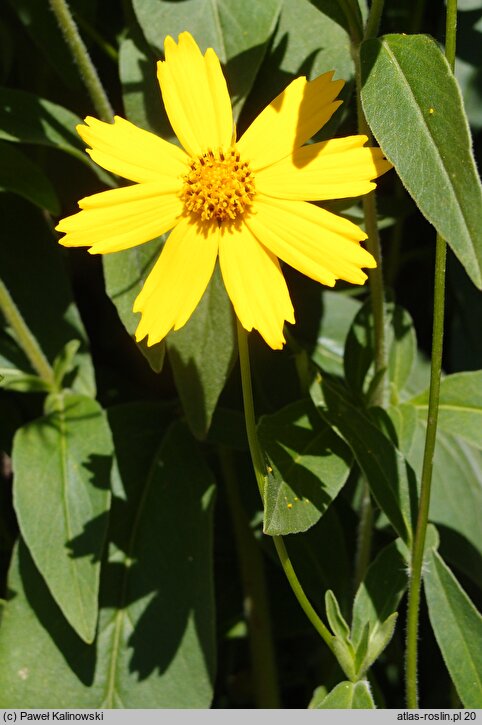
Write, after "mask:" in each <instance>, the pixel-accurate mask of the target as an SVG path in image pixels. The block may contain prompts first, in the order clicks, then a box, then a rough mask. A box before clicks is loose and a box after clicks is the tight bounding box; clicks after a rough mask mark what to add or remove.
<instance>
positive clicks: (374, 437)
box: [320, 380, 417, 543]
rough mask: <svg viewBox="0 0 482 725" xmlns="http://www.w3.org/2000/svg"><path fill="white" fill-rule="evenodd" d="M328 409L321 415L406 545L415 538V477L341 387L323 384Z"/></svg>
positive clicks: (389, 443)
mask: <svg viewBox="0 0 482 725" xmlns="http://www.w3.org/2000/svg"><path fill="white" fill-rule="evenodd" d="M322 387H323V392H324V396H325V401H326V405H327V410H324V409H323V408H320V412H321V414H322V415H323V417H325V418H326V419H327V420H328V421H329V422H331V425H333V426H334V427H335V428H336V429H337V430H338V431H339V433H340V435H341V436H342V438H343V439H344V440H345V441H346V443H347V444H348V445H349V446H350V448H351V450H352V452H353V455H354V456H355V458H356V460H357V462H358V465H359V466H360V468H361V470H362V471H363V473H364V475H365V477H366V479H367V481H368V484H369V486H370V490H371V492H372V494H373V496H374V498H375V500H376V502H377V504H378V505H379V506H380V508H381V509H382V511H383V512H384V513H385V514H386V516H387V517H388V519H389V520H390V523H391V524H392V526H393V527H394V529H395V531H396V532H397V533H398V535H399V536H400V537H401V538H402V540H403V541H404V542H405V543H409V541H410V540H411V537H412V530H413V521H414V518H415V506H416V501H417V488H416V478H415V474H414V471H413V469H412V468H411V467H410V466H409V464H408V462H407V461H406V460H405V458H404V457H403V455H402V454H401V453H400V451H399V450H398V449H397V448H396V447H395V445H394V444H393V443H392V441H391V440H390V439H389V438H388V437H386V436H385V435H384V434H383V433H382V432H381V431H380V430H379V428H378V427H376V426H375V425H373V423H372V422H371V421H370V419H369V418H368V417H366V416H365V415H364V414H363V413H362V412H360V410H358V409H357V408H356V407H355V406H353V405H352V404H351V403H350V402H349V401H348V400H347V399H346V397H345V395H344V394H343V391H342V390H341V388H339V386H335V385H334V384H333V383H330V382H329V381H328V380H324V381H323V383H322Z"/></svg>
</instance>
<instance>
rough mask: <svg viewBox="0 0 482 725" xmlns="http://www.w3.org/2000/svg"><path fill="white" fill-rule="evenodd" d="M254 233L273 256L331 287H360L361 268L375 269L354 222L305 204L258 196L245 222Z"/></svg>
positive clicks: (363, 237)
mask: <svg viewBox="0 0 482 725" xmlns="http://www.w3.org/2000/svg"><path fill="white" fill-rule="evenodd" d="M245 221H246V224H247V226H248V227H249V228H250V229H251V231H252V232H253V234H254V235H255V236H256V237H257V239H259V240H260V241H261V242H262V244H264V245H265V246H266V247H268V249H270V250H271V251H272V252H273V254H276V256H277V257H279V258H280V259H282V260H284V261H285V262H287V263H288V264H290V265H291V266H292V267H294V268H295V269H298V270H299V271H300V272H302V273H303V274H306V275H307V277H311V278H312V279H315V280H317V281H318V282H321V283H322V284H326V285H328V286H330V287H333V285H334V284H335V281H336V280H337V279H344V280H346V281H347V282H353V283H354V284H363V282H364V281H365V279H366V274H365V273H364V272H362V271H361V269H360V268H361V267H375V266H376V263H375V260H374V259H373V257H372V255H371V254H369V252H367V251H366V250H365V249H363V247H360V245H359V244H358V242H359V241H361V240H362V239H366V234H365V233H364V232H363V231H362V230H361V229H360V228H359V227H357V226H356V225H355V224H352V222H350V221H348V220H347V219H343V218H342V217H340V216H337V215H336V214H332V213H331V212H329V211H326V209H320V208H319V207H317V206H315V205H314V204H309V203H308V202H303V201H286V200H277V199H272V198H270V197H266V196H263V195H261V194H258V195H257V197H256V201H255V203H254V204H253V213H252V214H250V215H249V216H247V217H246V219H245Z"/></svg>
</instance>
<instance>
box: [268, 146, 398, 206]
mask: <svg viewBox="0 0 482 725" xmlns="http://www.w3.org/2000/svg"><path fill="white" fill-rule="evenodd" d="M367 140H368V139H367V137H366V136H348V137H347V138H336V139H333V140H331V141H323V142H322V143H315V144H310V145H309V146H303V148H300V149H297V150H296V151H295V152H294V153H293V154H292V155H291V156H287V157H286V158H284V159H282V160H281V161H278V162H277V163H276V164H272V165H271V166H268V167H267V168H265V169H262V170H261V171H258V172H257V173H256V189H257V191H260V192H262V193H263V194H267V195H268V196H274V197H278V198H279V199H299V200H301V199H305V200H313V201H315V200H322V199H343V198H346V197H350V196H360V195H361V194H367V193H368V192H369V191H371V190H372V189H374V188H375V186H376V185H375V184H374V183H373V182H372V181H371V179H376V178H377V177H378V176H381V175H382V174H384V173H385V172H386V171H388V170H389V169H391V168H392V165H391V163H390V162H389V161H387V160H386V159H384V158H383V153H382V151H381V149H379V148H367V147H365V146H363V144H364V143H366V141H367Z"/></svg>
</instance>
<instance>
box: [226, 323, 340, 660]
mask: <svg viewBox="0 0 482 725" xmlns="http://www.w3.org/2000/svg"><path fill="white" fill-rule="evenodd" d="M237 328H238V350H239V365H240V368H241V385H242V389H243V402H244V417H245V421H246V433H247V436H248V445H249V452H250V454H251V460H252V462H253V468H254V473H255V476H256V482H257V484H258V489H259V492H260V494H261V499H262V500H263V502H264V489H265V486H266V485H267V481H268V472H267V470H266V464H265V462H264V456H263V453H262V452H261V448H260V445H259V442H258V436H257V433H256V418H255V415H254V404H253V391H252V387H251V367H250V364H249V348H248V335H247V332H246V330H245V329H244V327H243V326H242V325H241V323H240V322H239V320H237ZM272 539H273V543H274V545H275V548H276V551H277V553H278V557H279V560H280V563H281V566H282V567H283V571H284V573H285V575H286V578H287V579H288V582H289V584H290V586H291V589H292V590H293V594H294V595H295V597H296V598H297V600H298V602H299V604H300V606H301V608H302V609H303V611H304V612H305V614H306V616H307V617H308V619H309V620H310V622H311V623H312V625H313V627H314V628H315V629H316V631H317V632H318V634H319V635H320V637H321V638H322V639H323V640H324V642H325V643H326V645H327V646H328V647H329V648H330V650H331V651H332V652H333V651H334V650H333V635H332V634H331V633H330V632H329V630H328V628H327V627H326V626H325V625H324V624H323V622H322V620H321V619H320V617H319V616H318V614H317V613H316V611H315V610H314V608H313V607H312V605H311V603H310V601H309V599H308V597H307V596H306V594H305V592H304V590H303V587H302V586H301V583H300V581H299V579H298V577H297V576H296V572H295V570H294V568H293V564H292V563H291V560H290V558H289V555H288V552H287V550H286V547H285V544H284V541H283V539H282V537H281V536H273V537H272Z"/></svg>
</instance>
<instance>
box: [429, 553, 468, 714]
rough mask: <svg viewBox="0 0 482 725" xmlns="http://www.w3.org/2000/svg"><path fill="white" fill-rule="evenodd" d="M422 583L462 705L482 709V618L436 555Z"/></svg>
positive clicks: (432, 557) (437, 634)
mask: <svg viewBox="0 0 482 725" xmlns="http://www.w3.org/2000/svg"><path fill="white" fill-rule="evenodd" d="M423 582H424V587H425V595H426V598H427V605H428V613H429V617H430V622H431V624H432V628H433V631H434V634H435V638H436V640H437V642H438V645H439V647H440V650H441V652H442V655H443V658H444V660H445V664H446V665H447V669H448V671H449V672H450V676H451V678H452V681H453V683H454V685H455V688H456V690H457V692H458V695H459V697H460V699H461V700H462V703H463V704H464V706H465V707H467V708H480V707H482V617H481V616H480V614H479V612H478V611H477V610H476V608H475V607H474V605H473V604H472V602H471V601H470V599H469V597H468V596H467V594H466V593H465V592H464V590H463V589H462V587H461V586H460V584H459V583H458V582H457V580H456V578H455V577H454V575H453V574H452V572H451V571H450V569H449V568H448V566H447V565H446V564H445V563H444V561H443V559H442V558H441V557H440V556H439V554H438V553H437V552H436V551H432V552H431V556H430V557H429V561H428V566H427V567H426V568H425V570H424V574H423Z"/></svg>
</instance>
